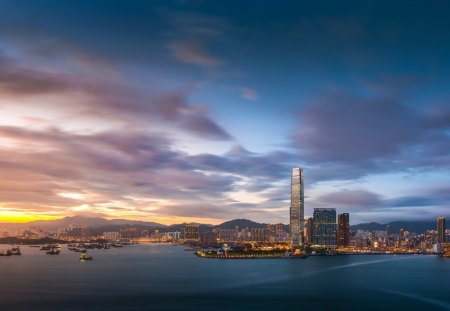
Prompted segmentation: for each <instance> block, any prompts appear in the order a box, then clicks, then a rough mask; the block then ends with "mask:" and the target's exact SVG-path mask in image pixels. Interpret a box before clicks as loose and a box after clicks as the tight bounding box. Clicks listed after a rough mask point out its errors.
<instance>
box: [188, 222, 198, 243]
mask: <svg viewBox="0 0 450 311" xmlns="http://www.w3.org/2000/svg"><path fill="white" fill-rule="evenodd" d="M184 239H185V240H195V241H199V240H200V225H198V224H185V225H184Z"/></svg>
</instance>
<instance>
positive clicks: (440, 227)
mask: <svg viewBox="0 0 450 311" xmlns="http://www.w3.org/2000/svg"><path fill="white" fill-rule="evenodd" d="M437 232H438V235H437V242H438V243H444V242H445V239H444V238H445V217H438V218H437Z"/></svg>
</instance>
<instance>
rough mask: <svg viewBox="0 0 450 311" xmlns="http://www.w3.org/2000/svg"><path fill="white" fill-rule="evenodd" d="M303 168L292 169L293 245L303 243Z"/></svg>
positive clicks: (291, 210)
mask: <svg viewBox="0 0 450 311" xmlns="http://www.w3.org/2000/svg"><path fill="white" fill-rule="evenodd" d="M303 182H304V181H303V169H302V168H298V167H294V168H292V170H291V206H290V223H289V224H290V226H289V228H290V234H291V244H292V245H299V246H302V245H303V222H304V214H305V202H304V201H305V200H304V184H303Z"/></svg>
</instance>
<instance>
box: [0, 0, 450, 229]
mask: <svg viewBox="0 0 450 311" xmlns="http://www.w3.org/2000/svg"><path fill="white" fill-rule="evenodd" d="M449 15H450V4H449V3H448V2H446V1H430V2H427V3H426V4H425V3H423V2H415V1H396V2H394V3H393V2H392V1H364V2H362V1H339V2H336V1H318V2H314V3H312V2H302V1H281V2H280V1H276V2H275V1H264V2H263V3H262V2H261V1H245V2H244V3H243V2H242V1H241V2H238V1H221V2H219V1H89V2H82V1H68V0H66V1H50V0H48V1H39V2H37V1H20V2H19V1H6V0H0V109H1V111H2V114H1V115H0V132H1V138H0V149H1V152H0V177H1V180H2V187H0V215H2V216H1V217H0V219H2V220H4V221H18V220H19V221H25V220H31V219H41V218H56V217H62V216H67V215H75V214H84V215H92V216H104V217H108V218H133V219H146V220H152V221H159V222H162V223H167V224H169V223H177V222H182V221H199V222H208V223H219V222H222V221H224V220H228V219H232V218H249V219H253V220H256V221H261V222H279V221H283V222H285V223H286V222H287V221H288V210H289V197H290V194H289V174H290V168H291V167H293V166H301V167H303V168H304V169H305V182H306V190H305V192H306V196H307V200H306V215H312V209H313V208H314V207H336V208H337V209H338V212H349V213H350V214H351V222H352V223H359V222H367V221H379V222H387V221H391V220H401V219H408V220H418V219H432V218H434V217H436V216H438V215H446V216H450V213H449V212H448V206H449V203H450V188H449V186H448V185H449V181H450V177H449V176H450V175H449V169H450V141H449V136H450V104H449V94H448V85H449V82H450V76H449V75H450V71H449V67H450V62H449V57H448V55H450V43H449V42H450V16H449Z"/></svg>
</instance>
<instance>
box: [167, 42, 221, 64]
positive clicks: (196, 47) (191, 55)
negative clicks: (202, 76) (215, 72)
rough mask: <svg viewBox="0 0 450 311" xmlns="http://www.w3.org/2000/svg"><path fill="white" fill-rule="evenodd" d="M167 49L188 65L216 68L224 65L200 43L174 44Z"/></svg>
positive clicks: (170, 44)
mask: <svg viewBox="0 0 450 311" xmlns="http://www.w3.org/2000/svg"><path fill="white" fill-rule="evenodd" d="M167 47H168V48H169V50H170V51H171V53H172V56H173V57H174V58H176V59H178V60H179V61H182V62H184V63H187V64H193V65H199V66H207V67H214V66H218V65H220V64H221V63H222V62H221V61H220V60H219V59H217V58H214V57H212V56H211V55H209V54H208V52H207V51H206V49H205V47H204V46H203V44H201V43H200V42H194V41H192V42H172V43H169V44H168V46H167Z"/></svg>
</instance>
